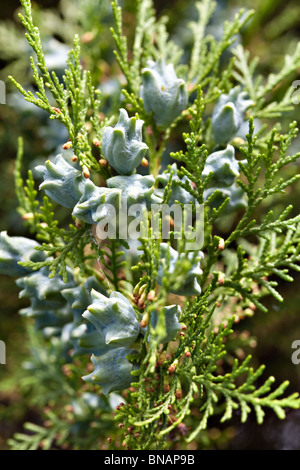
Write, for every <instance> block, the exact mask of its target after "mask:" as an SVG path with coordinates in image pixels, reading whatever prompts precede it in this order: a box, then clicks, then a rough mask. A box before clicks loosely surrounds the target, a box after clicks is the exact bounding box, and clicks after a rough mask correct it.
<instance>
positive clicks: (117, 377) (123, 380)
mask: <svg viewBox="0 0 300 470" xmlns="http://www.w3.org/2000/svg"><path fill="white" fill-rule="evenodd" d="M136 352H137V351H135V350H133V349H130V348H117V349H112V350H111V351H109V352H107V353H106V354H103V355H102V356H100V357H97V356H94V355H93V356H91V361H92V363H93V365H94V368H95V370H94V371H93V372H92V373H91V374H89V375H85V376H84V377H82V380H84V381H85V382H91V383H94V384H97V385H100V386H101V387H102V390H103V394H104V395H106V396H107V395H108V394H109V393H110V392H113V391H120V390H124V389H125V388H128V387H130V384H131V382H132V379H133V377H132V375H131V372H132V371H133V370H134V368H135V366H134V364H132V363H131V362H129V360H128V359H127V358H126V356H128V355H131V354H134V353H136Z"/></svg>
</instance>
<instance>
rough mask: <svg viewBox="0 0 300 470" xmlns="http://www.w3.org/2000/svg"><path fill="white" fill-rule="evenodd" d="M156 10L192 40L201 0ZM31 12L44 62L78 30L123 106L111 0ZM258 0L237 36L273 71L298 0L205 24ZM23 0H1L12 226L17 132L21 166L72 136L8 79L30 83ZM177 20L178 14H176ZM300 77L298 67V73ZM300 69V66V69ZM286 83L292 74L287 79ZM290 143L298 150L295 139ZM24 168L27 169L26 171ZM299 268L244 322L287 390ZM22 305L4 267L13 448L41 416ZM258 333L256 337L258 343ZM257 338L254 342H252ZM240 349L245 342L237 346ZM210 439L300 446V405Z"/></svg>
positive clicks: (291, 42) (68, 2) (295, 38)
mask: <svg viewBox="0 0 300 470" xmlns="http://www.w3.org/2000/svg"><path fill="white" fill-rule="evenodd" d="M135 3H136V2H135V1H133V0H127V1H121V2H120V4H121V5H124V6H125V8H126V13H125V16H124V27H125V33H126V34H127V35H128V37H129V41H130V37H131V34H132V30H133V28H132V22H133V18H134V16H133V15H134V11H135ZM154 3H155V6H156V9H157V12H158V15H164V14H167V15H168V16H169V17H170V20H169V31H170V33H171V36H172V38H173V39H174V40H176V41H178V43H180V44H181V45H183V46H184V49H185V50H186V51H188V50H189V47H190V45H191V31H190V30H189V27H188V24H189V22H190V21H191V20H193V19H195V15H196V10H195V2H194V1H187V0H184V1H183V0H164V1H159V0H155V1H154ZM33 7H34V16H35V22H36V24H37V25H38V26H39V27H40V30H41V32H42V39H43V43H44V49H45V51H46V62H47V65H48V66H49V68H50V69H53V70H55V71H56V73H57V74H58V76H61V75H62V73H63V70H64V68H65V61H66V58H67V54H68V50H69V49H70V47H72V40H73V37H74V34H75V33H78V34H79V35H80V37H81V40H82V61H83V64H84V66H85V67H86V68H88V69H90V70H91V72H92V74H93V78H94V81H95V83H99V87H101V89H102V92H103V96H104V109H105V112H112V111H113V110H114V109H115V107H116V106H118V97H119V93H120V81H119V80H118V76H119V70H118V67H117V65H116V63H115V60H114V56H113V54H112V50H113V48H114V44H113V40H112V38H111V34H110V32H109V27H110V26H112V25H113V20H112V13H111V8H110V3H109V1H108V0H39V1H35V2H33ZM245 7H246V8H253V9H254V10H255V11H256V15H255V17H254V19H253V20H252V21H251V22H250V23H249V24H248V25H247V27H246V28H245V29H244V30H243V32H242V34H241V37H238V38H237V41H241V42H243V44H244V45H245V46H246V47H247V48H248V49H249V50H250V52H251V55H252V56H256V55H258V56H259V57H260V65H259V68H260V72H261V73H262V74H263V75H264V76H267V75H268V74H269V73H270V72H274V71H275V72H276V71H278V70H280V67H281V66H282V64H283V60H284V55H285V54H286V53H289V52H290V53H292V52H293V51H294V50H295V47H296V44H297V42H299V40H300V4H299V1H298V0H285V1H283V0H252V1H250V0H243V1H241V0H240V1H238V0H237V1H231V0H228V1H226V0H218V2H217V9H216V12H215V14H214V16H213V19H212V22H211V24H210V26H209V30H210V33H212V34H214V35H215V36H220V35H221V34H222V29H223V25H224V21H225V20H230V19H232V17H233V15H234V13H235V11H237V10H239V9H240V8H245ZM19 11H20V6H19V2H18V1H17V0H10V1H9V2H8V1H3V0H2V1H1V9H0V80H2V81H4V83H5V85H6V104H0V174H1V183H0V230H1V231H2V230H5V231H7V232H8V233H9V234H10V235H24V236H28V235H29V234H28V233H27V232H26V230H25V229H24V226H23V224H22V220H21V217H20V216H19V215H18V212H17V201H16V197H15V192H14V180H13V172H14V164H15V157H16V152H17V139H18V137H19V136H22V137H23V139H24V168H25V170H26V169H28V168H33V167H34V166H35V165H36V164H37V163H38V162H39V161H44V160H45V159H46V158H49V156H51V155H53V154H55V152H56V151H57V149H58V148H59V147H60V146H61V145H62V144H63V143H64V142H65V141H66V138H67V136H66V134H65V131H64V128H63V127H62V126H61V125H60V123H57V122H55V121H51V120H49V119H48V116H47V115H46V114H44V113H43V112H42V111H40V110H38V109H36V108H35V107H34V106H33V105H31V104H28V103H27V102H26V101H25V100H24V99H23V96H22V95H20V94H19V93H18V92H16V91H15V89H14V87H13V86H12V85H11V84H10V82H9V80H8V75H13V76H14V78H15V79H16V80H17V81H19V82H20V83H21V84H22V85H23V87H25V88H30V87H32V76H31V69H30V66H29V57H30V55H31V51H30V49H29V47H28V45H27V42H26V40H25V38H24V30H23V28H22V26H21V24H20V21H19V19H18V12H19ZM178 20H179V21H178ZM295 79H297V77H292V78H291V80H295ZM298 79H300V70H299V77H298ZM285 85H286V86H290V85H291V82H290V83H286V84H285ZM291 120H297V121H299V120H300V104H299V105H298V107H297V106H296V107H295V110H294V111H293V112H291V113H289V114H288V115H286V116H284V117H283V121H282V125H283V127H284V126H285V124H286V123H289V122H290V121H291ZM293 151H294V153H295V152H297V151H300V141H299V140H298V141H296V142H295V144H294V148H293ZM25 174H26V173H25ZM299 197H300V185H299V184H298V185H295V186H294V187H293V188H292V190H290V192H289V193H288V194H287V196H286V200H285V205H287V204H288V203H292V204H293V205H294V210H295V211H296V213H299V202H298V201H299ZM298 287H300V278H299V277H297V276H296V278H295V282H294V283H293V284H290V285H287V284H286V283H285V284H282V285H281V293H282V295H283V297H284V298H285V301H284V303H283V304H281V305H279V304H277V303H276V302H275V301H274V300H273V299H270V300H269V302H268V301H267V302H268V304H269V305H268V306H269V308H270V311H269V313H268V314H262V313H257V315H255V316H254V317H252V318H251V319H248V320H245V321H244V322H241V324H240V325H239V329H240V332H241V333H242V334H244V335H246V336H247V335H248V336H249V335H251V338H252V339H253V342H254V343H255V345H256V347H255V348H254V350H252V351H251V352H252V354H253V357H254V365H255V364H256V363H257V364H260V363H263V364H266V365H267V372H268V375H274V376H275V377H276V379H277V381H278V383H279V382H281V381H283V380H285V379H288V380H289V381H290V384H291V385H290V389H291V391H300V364H299V365H294V364H293V363H292V361H291V355H292V352H293V350H292V349H291V344H292V342H293V341H294V340H297V339H299V340H300V322H299V305H300V289H299V288H298ZM24 306H26V303H24V302H23V301H22V300H20V299H18V289H17V287H16V286H15V283H14V281H13V280H12V279H11V278H6V277H5V276H1V277H0V339H1V340H3V341H5V342H6V347H7V364H6V365H0V449H6V448H8V445H7V440H8V439H9V438H10V437H11V436H12V435H13V434H14V433H15V432H18V431H20V430H21V429H22V425H23V423H24V422H25V421H28V420H29V421H34V422H39V420H40V418H39V411H38V409H37V407H36V406H35V405H34V404H33V402H32V397H31V396H30V388H26V387H25V388H24V387H22V386H21V384H22V383H23V382H22V381H23V379H24V371H23V368H22V363H23V361H24V359H26V357H27V356H28V354H29V351H28V346H27V341H26V337H25V336H24V335H25V333H24V330H25V324H24V322H23V319H22V317H20V315H19V314H18V311H19V309H20V308H22V307H24ZM253 342H252V343H253ZM254 343H253V344H254ZM240 354H241V355H243V351H241V352H240ZM206 442H207V444H206V445H207V448H215V449H223V448H232V449H300V412H298V411H290V412H288V416H287V419H286V420H285V421H283V422H279V421H278V419H276V418H275V417H274V416H273V415H272V416H271V415H270V416H269V415H267V416H266V420H265V423H264V425H262V426H257V424H256V423H255V420H254V419H253V420H251V419H249V421H248V422H247V423H246V424H244V425H240V424H239V417H238V416H237V417H236V420H233V422H231V423H230V426H229V427H228V425H227V426H226V427H223V428H222V427H220V426H219V425H217V424H216V425H215V426H214V423H212V426H211V428H210V430H209V432H208V440H207V441H206Z"/></svg>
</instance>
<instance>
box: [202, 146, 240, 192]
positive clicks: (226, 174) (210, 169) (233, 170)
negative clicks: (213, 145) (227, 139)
mask: <svg viewBox="0 0 300 470" xmlns="http://www.w3.org/2000/svg"><path fill="white" fill-rule="evenodd" d="M243 163H245V161H243ZM209 174H211V179H210V181H209V186H211V187H212V186H222V187H224V186H230V185H232V184H233V183H234V181H235V178H236V177H237V176H239V174H240V167H239V163H238V161H237V160H236V158H235V150H234V147H232V145H227V147H226V148H225V149H224V150H219V151H217V152H214V153H212V154H210V155H209V156H208V157H207V160H206V162H205V167H204V170H203V173H202V175H203V176H204V177H206V176H208V175H209Z"/></svg>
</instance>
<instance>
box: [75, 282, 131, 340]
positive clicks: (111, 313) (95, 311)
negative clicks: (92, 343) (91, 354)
mask: <svg viewBox="0 0 300 470" xmlns="http://www.w3.org/2000/svg"><path fill="white" fill-rule="evenodd" d="M91 295H92V299H93V302H92V304H91V305H89V307H88V308H87V310H86V311H85V312H84V314H83V315H82V316H83V317H84V318H86V319H87V320H89V321H90V322H91V323H92V324H93V325H94V326H95V328H96V329H97V330H98V331H99V332H100V333H101V334H102V335H103V337H104V341H105V344H107V345H109V346H114V347H120V346H130V345H131V344H132V343H134V342H135V340H136V339H137V337H138V334H139V332H140V323H139V322H138V320H137V318H136V314H135V311H134V309H133V307H132V306H131V304H130V302H129V301H128V300H127V299H126V297H124V296H123V295H122V294H120V293H119V292H112V293H111V295H110V297H109V298H107V297H105V296H104V295H102V294H100V293H99V292H97V291H95V290H92V292H91Z"/></svg>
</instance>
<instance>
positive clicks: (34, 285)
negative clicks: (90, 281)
mask: <svg viewBox="0 0 300 470" xmlns="http://www.w3.org/2000/svg"><path fill="white" fill-rule="evenodd" d="M49 274H50V273H49V269H48V268H47V267H44V268H42V269H40V270H39V271H36V272H33V273H32V274H29V275H28V276H24V277H21V278H20V279H18V280H17V281H16V283H17V286H18V287H20V288H21V289H22V290H21V292H20V295H19V296H20V298H23V297H34V298H36V299H38V300H53V301H59V300H61V299H62V296H61V291H62V290H63V289H66V288H69V287H74V285H75V284H74V282H73V273H72V271H71V270H70V269H68V276H69V279H70V280H69V281H68V282H66V283H65V282H63V280H62V278H61V277H60V276H58V275H56V276H55V277H54V278H52V279H50V278H49Z"/></svg>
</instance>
